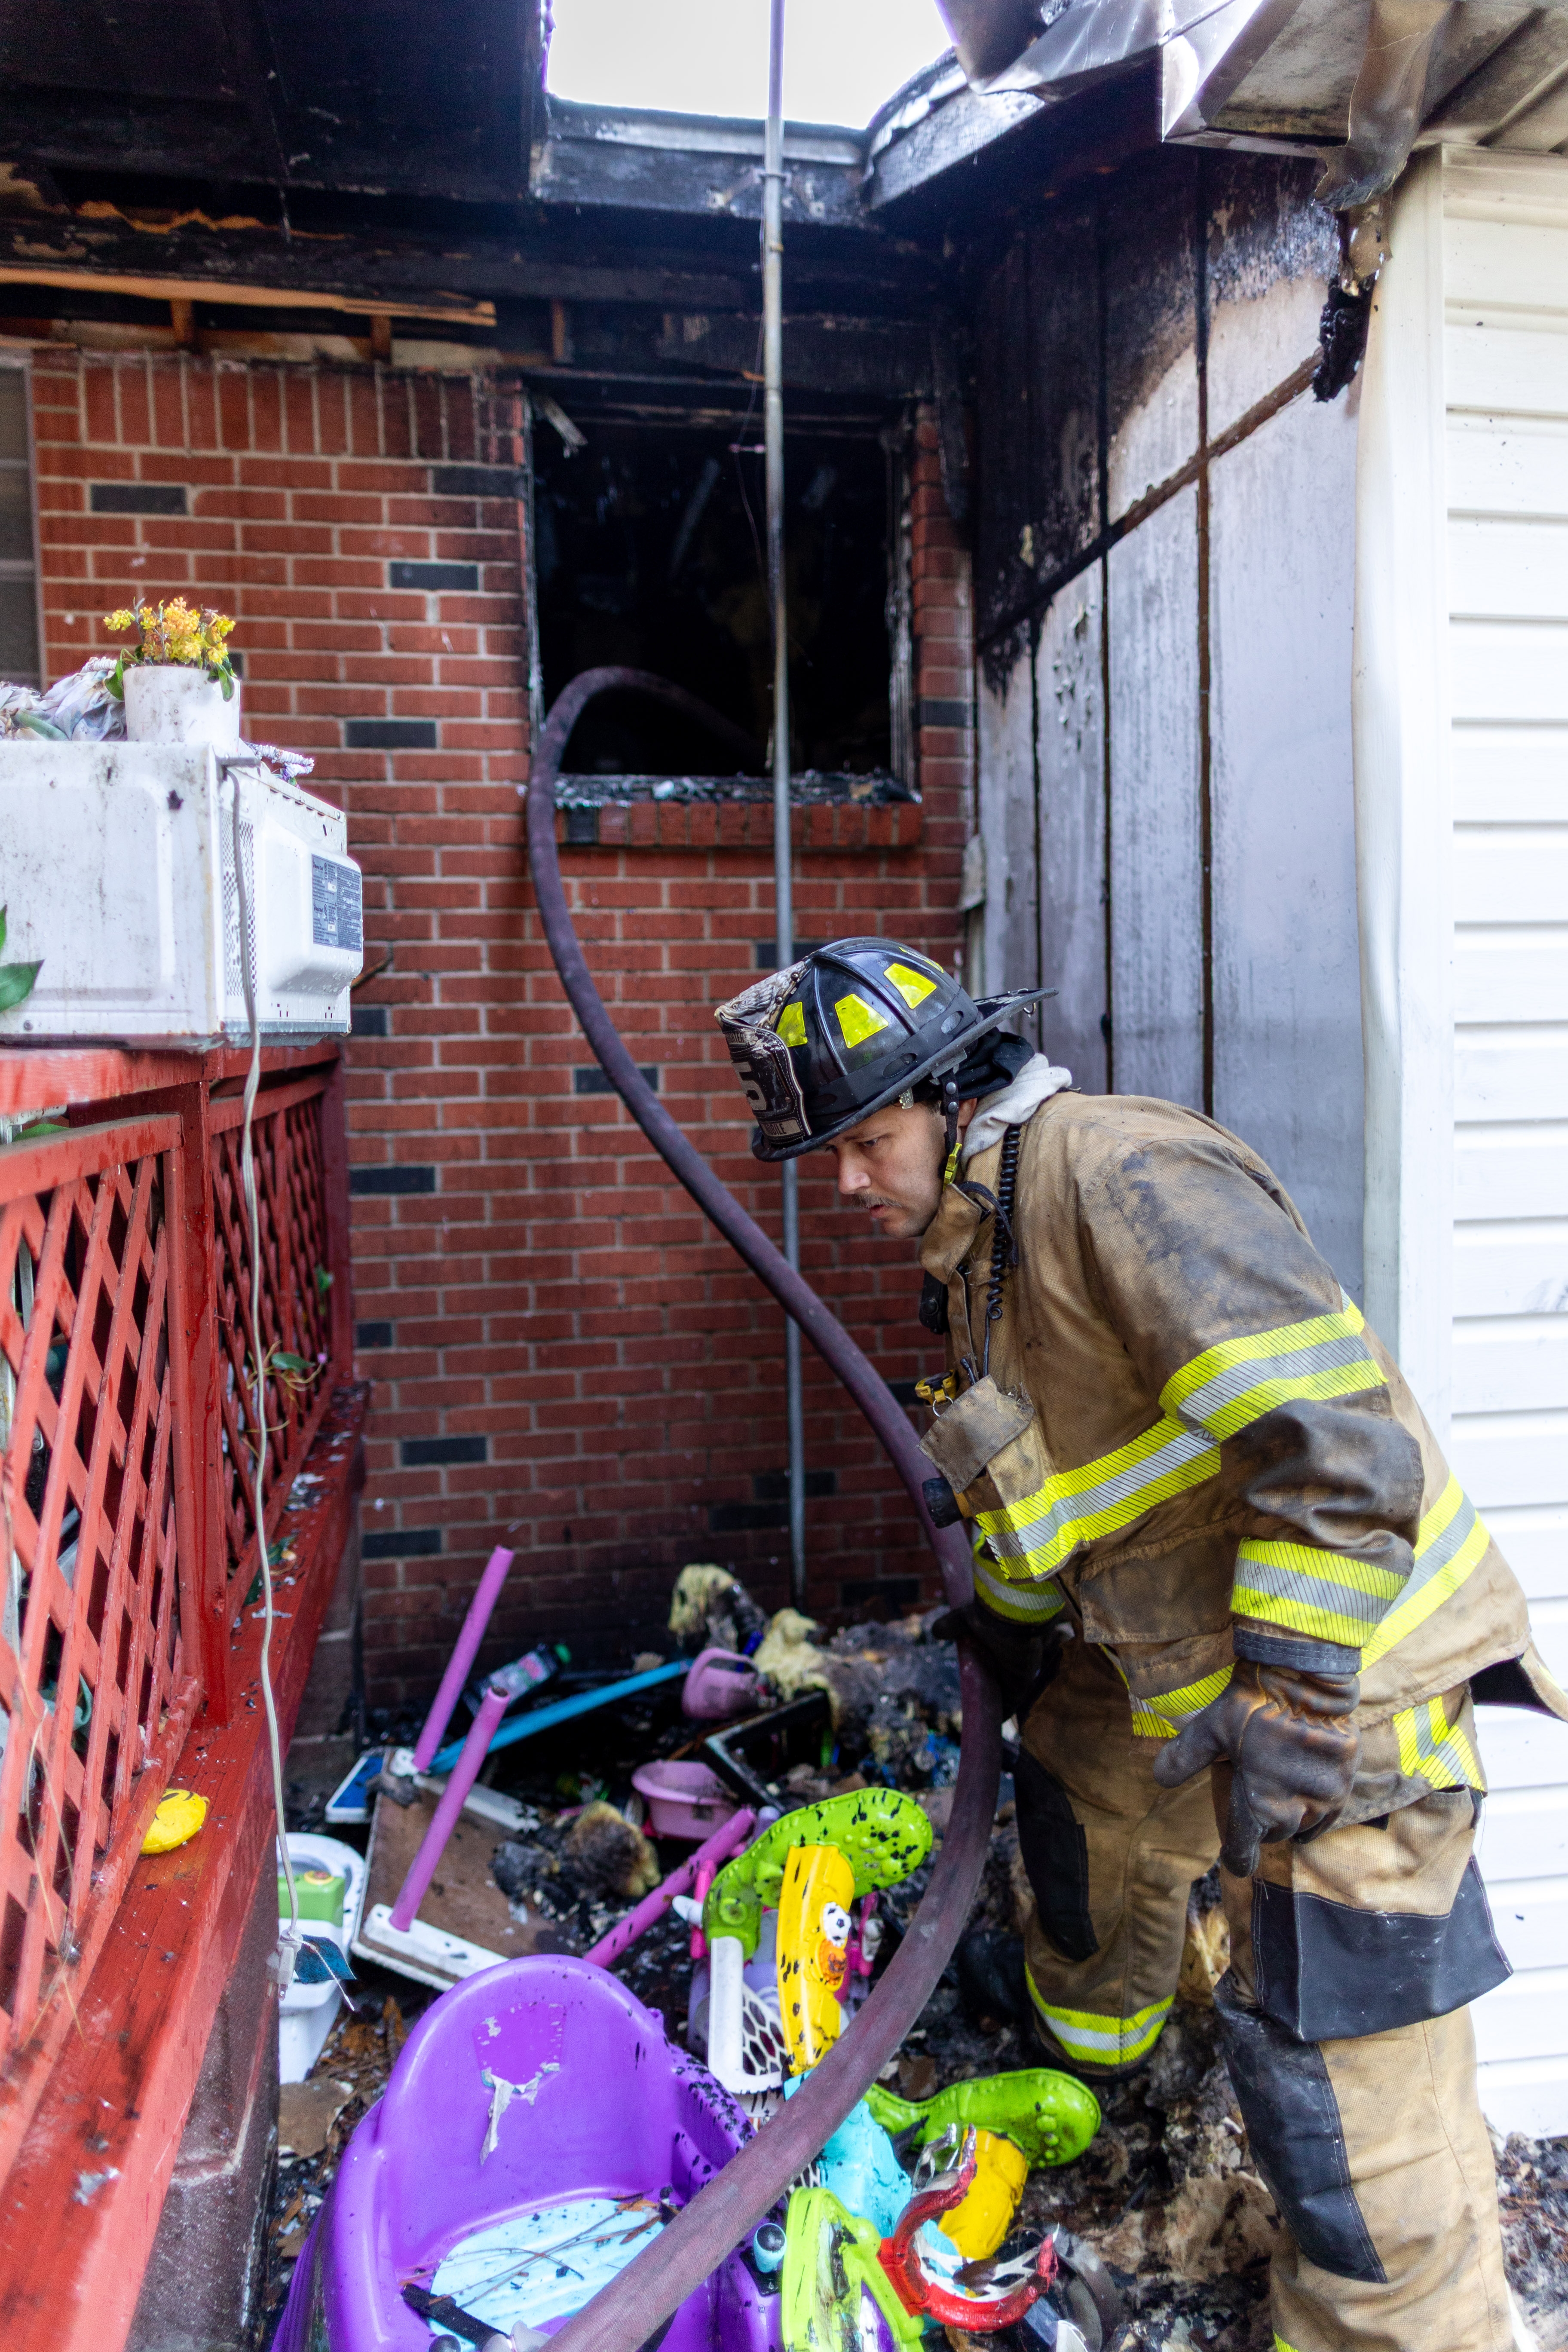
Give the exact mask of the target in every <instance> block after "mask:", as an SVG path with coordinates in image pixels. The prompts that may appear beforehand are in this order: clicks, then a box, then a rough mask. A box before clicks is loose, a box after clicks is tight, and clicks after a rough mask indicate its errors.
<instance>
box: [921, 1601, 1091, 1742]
mask: <svg viewBox="0 0 1568 2352" xmlns="http://www.w3.org/2000/svg"><path fill="white" fill-rule="evenodd" d="M960 1633H966V1634H967V1635H968V1636H969V1639H970V1640H971V1641H972V1642H973V1644H974V1646H975V1648H976V1649H977V1650H978V1651H979V1652H980V1654H981V1655H982V1657H983V1658H984V1660H985V1662H986V1664H988V1665H989V1667H990V1668H991V1671H992V1673H993V1674H994V1675H995V1677H996V1680H997V1683H998V1685H999V1686H1000V1688H1001V1692H1002V1698H1003V1703H1004V1705H1005V1707H1006V1709H1007V1713H1008V1714H1009V1715H1010V1716H1016V1717H1017V1719H1018V1721H1019V1723H1020V1724H1022V1722H1023V1720H1024V1717H1026V1715H1027V1713H1028V1711H1029V1709H1030V1707H1031V1706H1033V1705H1034V1703H1035V1701H1036V1699H1037V1698H1038V1696H1039V1695H1040V1693H1041V1691H1042V1690H1044V1689H1045V1687H1046V1685H1047V1683H1048V1682H1050V1681H1051V1680H1052V1679H1053V1678H1054V1676H1055V1675H1056V1673H1057V1669H1058V1666H1059V1665H1060V1664H1061V1641H1060V1638H1059V1636H1058V1633H1056V1632H1055V1631H1054V1630H1049V1629H1048V1630H1047V1632H1046V1633H1031V1632H1030V1631H1029V1630H1028V1628H1027V1627H1026V1626H1022V1625H1015V1624H1012V1623H1010V1622H1009V1621H1008V1620H1007V1619H1006V1618H1005V1617H999V1616H998V1615H997V1614H996V1612H995V1611H994V1609H987V1608H986V1607H985V1606H984V1602H982V1601H970V1602H968V1603H967V1605H966V1606H965V1607H964V1608H963V1609H950V1610H949V1611H948V1612H947V1614H946V1615H945V1616H944V1617H939V1618H937V1619H936V1620H935V1622H934V1623H933V1624H932V1625H931V1628H930V1638H931V1640H932V1641H933V1642H952V1641H956V1640H957V1638H958V1636H959V1634H960Z"/></svg>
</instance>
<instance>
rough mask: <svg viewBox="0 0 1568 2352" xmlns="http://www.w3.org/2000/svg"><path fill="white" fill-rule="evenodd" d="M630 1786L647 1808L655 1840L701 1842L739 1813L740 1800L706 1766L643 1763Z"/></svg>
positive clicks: (650, 1827) (634, 1774)
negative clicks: (683, 1839) (677, 1839)
mask: <svg viewBox="0 0 1568 2352" xmlns="http://www.w3.org/2000/svg"><path fill="white" fill-rule="evenodd" d="M632 1786H633V1788H634V1789H635V1790H637V1794H638V1796H639V1797H640V1798H641V1799H642V1800H643V1802H644V1803H645V1804H646V1805H647V1821H648V1827H649V1829H651V1830H652V1832H653V1833H654V1835H655V1837H668V1838H689V1839H690V1840H692V1842H693V1843H700V1841H701V1840H702V1839H703V1838H707V1837H711V1836H712V1834H713V1832H714V1831H715V1830H716V1829H717V1828H718V1827H719V1825H720V1823H721V1822H727V1821H728V1820H729V1819H730V1817H731V1814H732V1813H734V1812H736V1811H739V1802H740V1801H739V1800H738V1799H737V1798H735V1797H732V1796H731V1793H730V1791H729V1790H728V1789H726V1787H725V1786H724V1783H723V1782H722V1780H720V1779H719V1778H718V1777H717V1775H716V1774H714V1773H712V1772H710V1770H709V1769H708V1767H707V1765H706V1764H643V1765H640V1766H639V1767H638V1769H637V1771H635V1772H634V1773H633V1774H632Z"/></svg>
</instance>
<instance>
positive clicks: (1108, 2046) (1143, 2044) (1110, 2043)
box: [1028, 1977, 1174, 2066]
mask: <svg viewBox="0 0 1568 2352" xmlns="http://www.w3.org/2000/svg"><path fill="white" fill-rule="evenodd" d="M1028 1985H1029V1993H1030V1997H1031V1999H1032V2000H1033V2001H1034V2004H1035V2007H1036V2008H1037V2010H1038V2011H1039V2012H1040V2015H1041V2016H1042V2017H1043V2018H1044V2019H1045V2021H1046V2023H1047V2025H1048V2026H1049V2027H1050V2029H1051V2032H1053V2033H1054V2034H1055V2035H1056V2037H1057V2040H1058V2042H1060V2043H1061V2045H1062V2048H1063V2049H1064V2050H1065V2051H1066V2052H1067V2053H1068V2056H1069V2057H1072V2058H1078V2059H1080V2060H1081V2061H1082V2062H1083V2063H1085V2064H1088V2065H1091V2066H1126V2065H1130V2064H1131V2062H1132V2060H1133V2059H1134V2058H1142V2057H1143V2056H1144V2055H1145V2053H1147V2052H1149V2051H1151V2050H1152V2048H1153V2047H1154V2044H1155V2042H1158V2040H1159V2039H1160V2034H1161V2031H1162V2029H1163V2025H1164V2022H1165V2020H1166V2019H1167V2017H1169V2015H1170V2014H1171V2001H1170V2000H1156V2001H1153V2002H1152V2003H1151V2004H1150V2006H1149V2007H1148V2008H1147V2009H1141V2010H1139V2011H1137V2012H1136V2014H1135V2015H1133V2016H1131V2017H1108V2016H1106V2015H1105V2014H1104V2012H1103V2011H1099V2010H1089V2009H1058V2007H1057V2006H1056V2004H1055V2002H1054V2001H1048V2000H1044V1999H1043V1998H1042V1997H1041V1994H1040V1992H1039V1990H1038V1989H1037V1986H1036V1983H1035V1980H1034V1979H1033V1977H1030V1978H1029V1979H1028ZM1173 1998H1174V1996H1172V1999H1173Z"/></svg>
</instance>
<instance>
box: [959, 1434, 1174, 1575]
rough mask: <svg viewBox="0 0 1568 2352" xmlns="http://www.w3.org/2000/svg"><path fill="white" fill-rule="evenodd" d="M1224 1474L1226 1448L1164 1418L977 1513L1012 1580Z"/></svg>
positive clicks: (1054, 1564) (1055, 1564)
mask: <svg viewBox="0 0 1568 2352" xmlns="http://www.w3.org/2000/svg"><path fill="white" fill-rule="evenodd" d="M1218 1469H1219V1449H1218V1447H1217V1446H1215V1445H1211V1444H1209V1443H1208V1442H1207V1440H1206V1439H1205V1438H1203V1437H1200V1436H1198V1435H1196V1434H1195V1433H1194V1432H1193V1431H1192V1430H1190V1429H1184V1428H1183V1427H1182V1425H1181V1423H1180V1422H1177V1421H1171V1420H1163V1421H1157V1422H1156V1423H1154V1426H1153V1428H1152V1429H1146V1430H1145V1431H1144V1432H1143V1434H1142V1437H1135V1438H1133V1440H1132V1442H1131V1444H1129V1445H1121V1446H1118V1448H1117V1450H1116V1452H1115V1453H1114V1454H1100V1456H1099V1457H1098V1459H1096V1460H1095V1461H1093V1462H1085V1463H1084V1464H1082V1465H1081V1466H1080V1467H1079V1469H1077V1470H1063V1471H1060V1472H1058V1474H1057V1475H1055V1476H1054V1477H1050V1478H1047V1480H1046V1483H1045V1485H1044V1486H1040V1487H1038V1488H1037V1490H1036V1492H1035V1493H1034V1494H1032V1495H1026V1496H1025V1497H1024V1498H1023V1500H1022V1501H1021V1502H1017V1503H1009V1504H1007V1505H1006V1506H1005V1507H1004V1508H1003V1509H1001V1510H999V1511H977V1512H976V1513H975V1524H976V1526H977V1527H979V1528H983V1529H984V1533H985V1535H986V1536H987V1537H988V1538H989V1539H990V1543H991V1549H992V1550H993V1551H994V1554H995V1555H996V1561H997V1565H998V1567H999V1568H1000V1569H1001V1571H1002V1573H1003V1575H1004V1576H1005V1577H1007V1578H1009V1579H1011V1580H1014V1581H1017V1580H1021V1579H1023V1578H1025V1577H1031V1576H1049V1575H1050V1574H1051V1573H1052V1571H1053V1570H1055V1569H1058V1568H1059V1567H1060V1566H1061V1564H1062V1562H1063V1560H1064V1559H1066V1558H1067V1557H1068V1553H1069V1552H1070V1551H1072V1550H1073V1549H1075V1548H1076V1547H1077V1546H1078V1545H1079V1544H1080V1543H1092V1542H1094V1541H1095V1540H1096V1538H1098V1537H1100V1536H1110V1535H1116V1534H1118V1533H1120V1531H1121V1528H1127V1527H1131V1524H1132V1522H1133V1520H1134V1519H1139V1518H1142V1516H1143V1514H1144V1512H1145V1511H1152V1509H1153V1507H1154V1506H1155V1504H1156V1503H1163V1502H1165V1501H1167V1500H1168V1499H1169V1497H1170V1496H1173V1495H1179V1494H1181V1493H1182V1492H1183V1491H1184V1488H1186V1487H1188V1486H1203V1484H1204V1483H1205V1480H1206V1479H1209V1478H1212V1477H1214V1476H1215V1475H1216V1473H1217V1472H1218Z"/></svg>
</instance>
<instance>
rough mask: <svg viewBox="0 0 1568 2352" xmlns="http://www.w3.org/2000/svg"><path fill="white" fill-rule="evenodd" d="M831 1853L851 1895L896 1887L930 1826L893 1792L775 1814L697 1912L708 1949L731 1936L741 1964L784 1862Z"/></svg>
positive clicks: (769, 1907) (857, 1794)
mask: <svg viewBox="0 0 1568 2352" xmlns="http://www.w3.org/2000/svg"><path fill="white" fill-rule="evenodd" d="M797 1845H836V1846H837V1848H838V1851H839V1853H841V1854H843V1856H844V1858H845V1860H846V1861H847V1863H848V1864H849V1867H850V1869H851V1870H852V1871H853V1872H854V1874H855V1892H856V1894H857V1895H869V1893H870V1892H871V1889H872V1888H873V1887H874V1886H897V1885H898V1884H899V1882H900V1879H904V1878H908V1876H909V1875H910V1872H911V1871H914V1870H918V1869H919V1868H920V1866H921V1863H922V1862H923V1861H924V1860H925V1858H926V1856H927V1854H928V1853H930V1852H931V1822H929V1821H928V1820H927V1818H926V1816H925V1814H924V1813H923V1812H922V1811H921V1808H920V1807H919V1805H917V1804H916V1802H915V1801H914V1799H913V1798H912V1797H906V1796H905V1795H904V1793H903V1791H902V1790H899V1789H850V1790H846V1792H845V1794H844V1795H843V1796H841V1797H825V1798H824V1799H823V1801H822V1802H821V1803H820V1804H819V1805H803V1806H801V1808H800V1809H799V1811H797V1812H793V1813H783V1814H781V1815H780V1817H779V1819H778V1820H777V1821H776V1822H774V1823H773V1827H772V1828H771V1829H767V1830H764V1831H763V1834H762V1836H761V1837H760V1838H759V1839H758V1840H757V1842H756V1843H755V1844H754V1845H752V1846H748V1847H747V1849H746V1851H745V1853H738V1854H737V1855H736V1856H735V1858H734V1860H733V1861H732V1862H727V1863H726V1864H724V1867H723V1869H722V1870H721V1872H720V1873H719V1875H718V1877H717V1878H716V1879H715V1880H714V1881H713V1884H712V1885H711V1886H710V1888H709V1889H708V1899H707V1901H706V1902H705V1903H704V1904H703V1906H702V1932H703V1934H704V1935H705V1936H706V1937H708V1938H709V1940H710V1942H711V1941H712V1939H713V1938H714V1937H718V1936H733V1937H736V1939H737V1940H738V1942H739V1943H740V1945H741V1947H742V1950H743V1951H744V1953H745V1956H746V1958H747V1959H748V1960H749V1959H750V1958H752V1954H753V1953H754V1952H755V1950H756V1948H757V1938H758V1937H759V1935H760V1934H761V1931H762V1924H763V1912H764V1911H776V1910H777V1909H778V1901H779V1889H780V1888H781V1886H782V1885H783V1884H784V1862H785V1858H786V1857H787V1855H788V1853H789V1852H790V1849H791V1847H792V1846H797Z"/></svg>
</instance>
